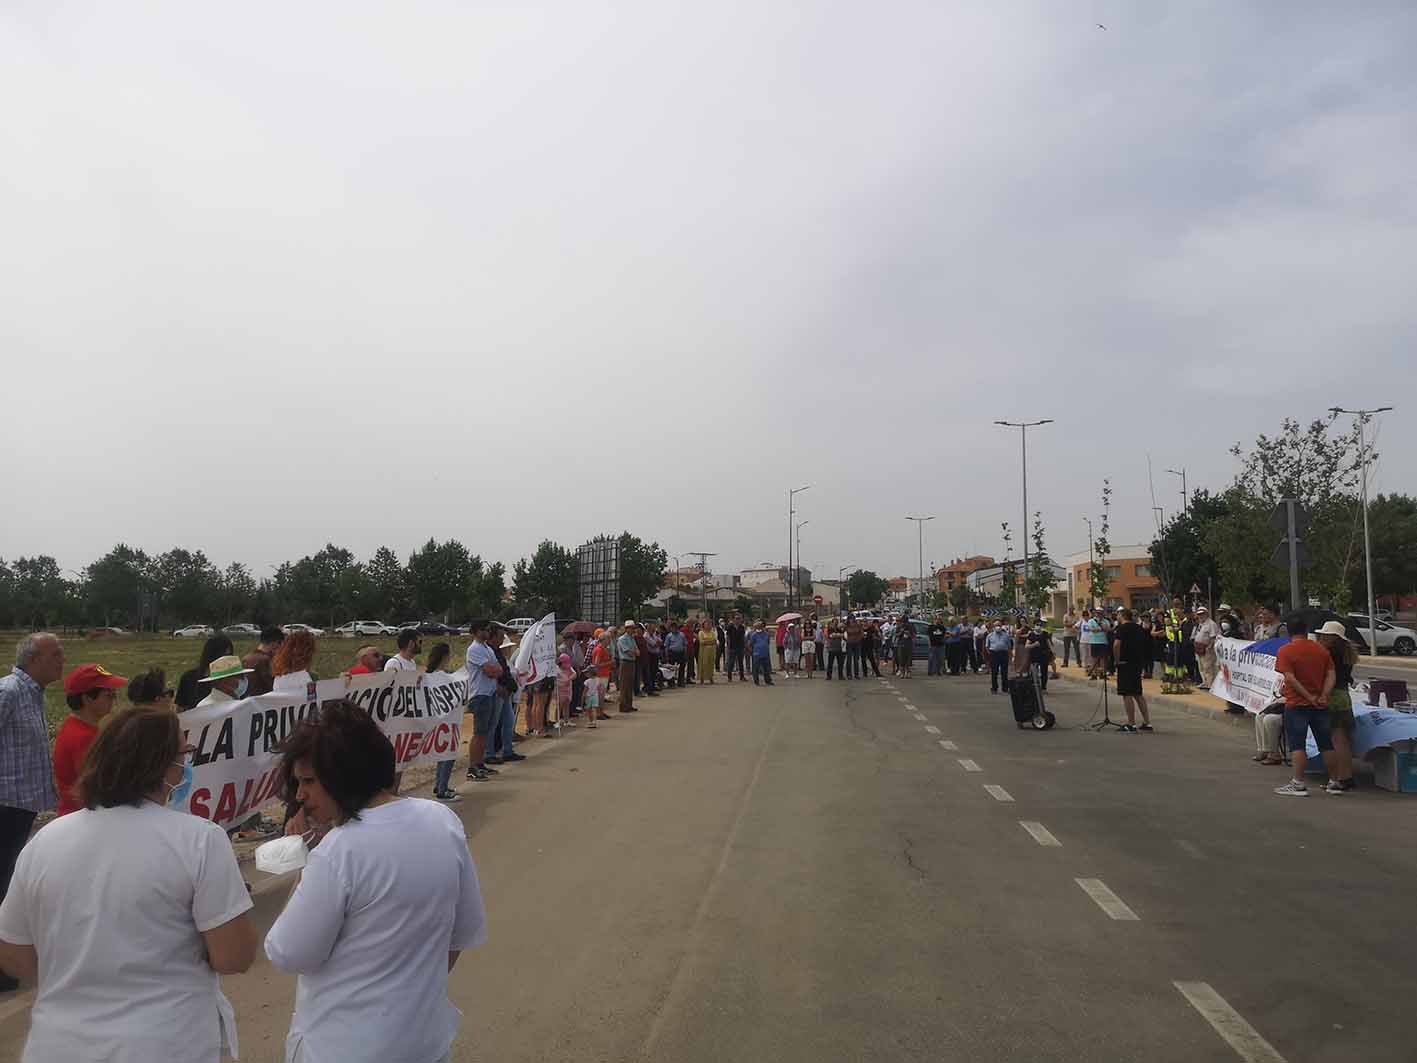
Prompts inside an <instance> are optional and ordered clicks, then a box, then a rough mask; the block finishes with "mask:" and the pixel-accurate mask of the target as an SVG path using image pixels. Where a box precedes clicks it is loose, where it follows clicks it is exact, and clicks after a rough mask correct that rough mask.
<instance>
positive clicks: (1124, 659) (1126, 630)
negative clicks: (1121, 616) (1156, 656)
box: [1112, 620, 1151, 668]
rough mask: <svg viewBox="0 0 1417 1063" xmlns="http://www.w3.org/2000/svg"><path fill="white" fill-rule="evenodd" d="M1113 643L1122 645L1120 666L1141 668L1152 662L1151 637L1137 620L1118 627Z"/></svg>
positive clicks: (1114, 633) (1113, 635)
mask: <svg viewBox="0 0 1417 1063" xmlns="http://www.w3.org/2000/svg"><path fill="white" fill-rule="evenodd" d="M1112 641H1113V642H1117V643H1120V644H1121V655H1120V656H1119V657H1118V658H1117V663H1118V664H1125V665H1130V666H1134V667H1137V668H1140V667H1141V666H1142V665H1144V664H1146V663H1147V661H1149V660H1151V636H1150V635H1149V634H1147V632H1146V630H1145V629H1144V628H1143V627H1142V626H1141V625H1140V624H1138V623H1137V622H1136V621H1135V620H1128V621H1127V622H1126V623H1125V624H1119V625H1117V628H1116V630H1115V631H1113V632H1112Z"/></svg>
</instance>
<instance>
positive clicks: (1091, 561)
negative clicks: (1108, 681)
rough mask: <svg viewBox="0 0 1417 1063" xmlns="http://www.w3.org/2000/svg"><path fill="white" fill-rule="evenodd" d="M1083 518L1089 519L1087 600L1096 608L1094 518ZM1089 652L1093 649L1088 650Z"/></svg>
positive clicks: (1089, 605)
mask: <svg viewBox="0 0 1417 1063" xmlns="http://www.w3.org/2000/svg"><path fill="white" fill-rule="evenodd" d="M1082 519H1083V520H1085V521H1087V601H1088V607H1089V608H1092V609H1096V608H1097V595H1095V594H1093V593H1092V566H1093V565H1095V564H1096V563H1097V561H1096V559H1095V558H1094V557H1093V556H1092V518H1091V517H1083V518H1082ZM1088 652H1089V653H1091V652H1092V651H1091V650H1088Z"/></svg>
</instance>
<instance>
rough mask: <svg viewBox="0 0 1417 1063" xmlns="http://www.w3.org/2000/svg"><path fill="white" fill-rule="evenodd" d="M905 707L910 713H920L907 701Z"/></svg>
mask: <svg viewBox="0 0 1417 1063" xmlns="http://www.w3.org/2000/svg"><path fill="white" fill-rule="evenodd" d="M905 707H906V708H907V709H909V710H910V711H911V712H919V711H920V710H919V709H918V708H916V706H914V705H912V704H911V703H910V702H908V701H907V702H906V703H905Z"/></svg>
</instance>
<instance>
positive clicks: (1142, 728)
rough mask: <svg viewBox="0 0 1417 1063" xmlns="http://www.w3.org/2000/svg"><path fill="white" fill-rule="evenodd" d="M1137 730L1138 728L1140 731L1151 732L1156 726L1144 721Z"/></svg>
mask: <svg viewBox="0 0 1417 1063" xmlns="http://www.w3.org/2000/svg"><path fill="white" fill-rule="evenodd" d="M1137 730H1138V731H1145V732H1147V733H1148V734H1150V733H1151V732H1152V731H1153V730H1155V728H1154V727H1152V726H1151V724H1149V723H1144V724H1142V725H1141V726H1140V727H1138V728H1137Z"/></svg>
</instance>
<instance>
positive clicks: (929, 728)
mask: <svg viewBox="0 0 1417 1063" xmlns="http://www.w3.org/2000/svg"><path fill="white" fill-rule="evenodd" d="M920 718H921V719H922V720H923V719H925V717H923V716H922V717H920ZM925 733H926V734H931V735H937V734H939V733H940V729H939V728H938V727H936V726H935V725H934V724H933V723H927V724H926V725H925Z"/></svg>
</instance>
